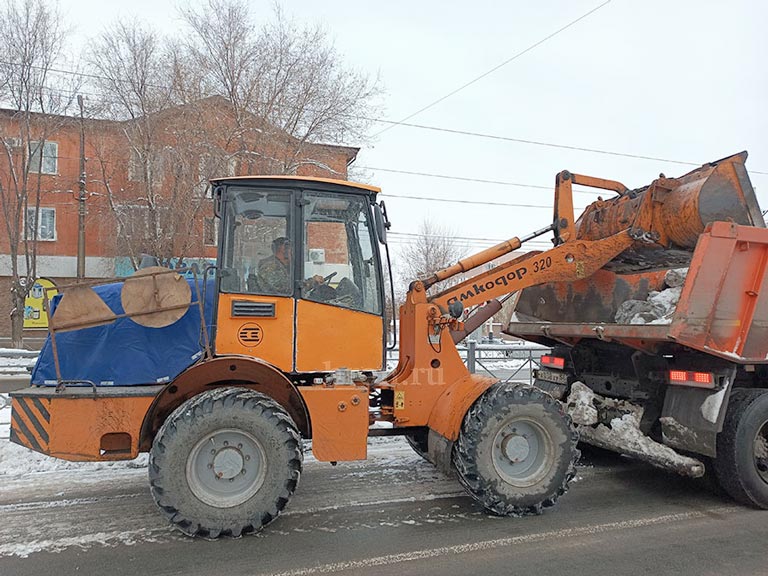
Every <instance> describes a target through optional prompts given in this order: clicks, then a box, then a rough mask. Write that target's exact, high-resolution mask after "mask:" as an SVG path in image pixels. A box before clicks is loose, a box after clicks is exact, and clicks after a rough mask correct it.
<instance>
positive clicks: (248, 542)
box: [0, 439, 768, 576]
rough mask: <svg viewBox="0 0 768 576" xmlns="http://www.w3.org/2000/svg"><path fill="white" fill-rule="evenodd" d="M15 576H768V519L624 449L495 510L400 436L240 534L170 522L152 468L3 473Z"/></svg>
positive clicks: (313, 474)
mask: <svg viewBox="0 0 768 576" xmlns="http://www.w3.org/2000/svg"><path fill="white" fill-rule="evenodd" d="M0 518H2V522H0V574H2V575H3V576H15V575H39V574H57V575H58V574H78V575H83V576H90V575H94V576H96V575H99V576H101V575H103V574H109V575H110V576H121V575H127V576H136V575H137V574H142V575H143V574H146V575H172V574H173V575H184V576H197V575H200V576H202V575H206V576H208V575H217V574H227V575H229V576H239V575H243V576H245V575H247V576H258V575H262V574H280V575H284V576H288V575H290V576H300V575H306V576H309V575H314V574H344V575H357V574H360V575H362V574H365V575H366V576H376V575H383V574H398V575H401V574H427V575H433V574H434V575H435V576H437V575H440V576H446V575H452V574H457V575H462V576H466V575H467V574H472V575H494V574H498V575H505V576H507V575H511V574H525V575H531V574H563V575H565V574H567V575H569V576H572V575H579V574H589V575H603V574H604V575H610V576H615V575H617V574H653V575H654V576H655V575H657V574H696V575H697V576H701V575H709V574H712V575H714V574H729V575H731V574H732V575H738V574H750V575H753V574H768V553H767V552H766V548H765V543H766V542H768V512H762V511H755V510H750V509H747V508H743V507H740V506H738V505H736V504H734V503H733V502H731V501H728V500H726V499H724V498H723V497H721V496H718V495H716V494H714V493H713V492H712V491H711V490H708V489H707V487H706V486H705V485H704V484H703V483H701V482H694V481H690V480H686V479H683V478H679V477H677V476H672V475H669V474H665V473H663V472H659V471H657V470H654V469H652V468H650V467H648V466H646V465H643V464H639V463H635V462H631V461H629V460H627V459H624V458H621V457H614V456H608V457H605V456H602V457H594V456H593V457H592V458H591V459H588V460H586V461H585V463H584V464H583V465H582V466H580V468H579V474H578V476H577V478H576V481H575V482H574V483H573V484H572V488H571V491H570V492H569V493H568V494H567V495H566V496H565V497H564V498H563V499H562V500H561V501H560V503H559V505H558V506H557V507H556V508H555V509H553V510H549V511H547V512H546V513H544V514H543V515H541V516H536V517H528V518H497V517H492V516H488V515H486V514H485V513H484V512H483V511H482V510H480V509H479V508H478V507H477V506H476V505H474V504H473V503H472V501H471V500H470V499H469V498H468V497H466V496H465V495H464V494H463V492H462V490H461V489H460V487H459V486H458V484H457V483H456V482H455V481H454V480H453V479H451V478H447V477H445V476H443V475H441V474H440V473H438V472H437V471H435V470H434V469H433V468H432V466H431V465H429V464H427V463H425V462H423V461H422V460H421V459H420V458H419V457H417V456H415V455H414V454H413V453H412V452H411V451H410V449H409V448H408V446H407V445H405V443H404V442H402V440H400V439H395V440H392V439H387V440H383V441H382V439H377V441H376V442H375V444H374V445H373V446H372V447H371V450H370V458H369V460H368V461H365V462H358V463H347V464H340V465H339V466H337V467H331V466H330V465H328V464H322V463H318V462H316V461H314V460H313V459H312V458H311V456H307V458H306V460H305V469H304V474H303V475H302V479H301V485H300V487H299V490H298V491H297V493H296V495H295V497H294V499H293V500H292V501H291V503H290V504H289V506H288V509H287V511H286V513H285V514H283V515H282V516H281V517H280V518H279V519H278V520H277V521H276V522H274V523H273V524H271V525H270V526H269V527H268V528H267V529H266V530H265V531H264V532H262V533H261V534H259V535H255V536H248V537H244V538H241V539H237V540H232V539H224V540H219V541H216V542H208V541H204V540H193V539H190V538H187V537H185V536H183V535H181V534H179V533H177V532H175V531H174V530H173V529H171V528H169V527H168V526H167V525H166V524H165V522H164V521H163V520H162V518H161V517H160V515H159V514H158V513H157V511H156V510H155V506H154V504H153V502H152V499H151V497H150V495H149V492H148V489H147V482H146V469H145V468H137V469H131V468H125V467H124V465H123V466H121V467H116V468H109V467H107V468H105V469H103V470H97V471H93V470H91V471H78V470H63V471H61V470H60V471H57V472H50V473H42V474H34V475H25V476H21V477H20V476H15V477H9V476H7V475H6V476H3V475H2V464H1V463H0Z"/></svg>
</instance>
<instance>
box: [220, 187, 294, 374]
mask: <svg viewBox="0 0 768 576" xmlns="http://www.w3.org/2000/svg"><path fill="white" fill-rule="evenodd" d="M295 193H296V192H292V191H288V190H274V189H269V188H259V187H239V186H237V187H231V188H230V193H229V194H228V197H227V198H226V199H225V202H224V206H223V209H222V212H223V225H222V231H223V232H222V236H223V238H221V243H222V245H221V249H220V253H219V254H220V256H219V259H220V266H219V272H218V273H219V278H218V282H219V301H218V307H217V310H218V312H217V320H216V353H217V354H245V355H248V356H254V357H257V358H260V359H262V360H264V361H266V362H269V363H270V364H273V365H274V366H277V367H278V368H280V369H281V370H283V371H284V372H292V371H293V370H294V358H293V350H294V311H295V302H296V301H295V299H294V288H295V266H294V264H293V262H292V258H291V256H292V248H291V246H290V239H291V238H292V237H293V235H294V226H293V220H294V218H293V214H294V204H295V202H294V194H295ZM286 254H287V256H286ZM278 256H279V257H280V258H283V259H285V258H287V262H286V263H285V264H283V263H282V262H281V260H280V259H279V258H278Z"/></svg>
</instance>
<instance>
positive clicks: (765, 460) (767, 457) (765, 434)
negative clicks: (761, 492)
mask: <svg viewBox="0 0 768 576" xmlns="http://www.w3.org/2000/svg"><path fill="white" fill-rule="evenodd" d="M754 459H755V468H756V469H757V473H758V475H759V476H760V478H761V479H762V481H763V482H765V483H766V484H768V420H766V421H765V422H763V425H762V426H760V428H759V429H758V431H757V434H755V442H754Z"/></svg>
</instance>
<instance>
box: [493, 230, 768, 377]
mask: <svg viewBox="0 0 768 576" xmlns="http://www.w3.org/2000/svg"><path fill="white" fill-rule="evenodd" d="M767 273H768V229H765V228H757V227H751V226H739V225H736V224H733V223H730V222H714V223H713V224H711V225H710V226H708V227H707V229H706V231H705V232H704V233H703V234H701V235H700V237H699V241H698V243H697V245H696V249H695V251H694V253H693V256H692V258H691V263H690V267H689V271H688V276H687V278H686V281H685V284H684V285H683V289H682V293H681V295H680V301H679V302H678V305H677V309H676V310H675V314H674V316H673V317H672V322H671V323H670V324H640V325H625V324H616V323H612V322H611V321H610V320H611V319H612V318H611V311H612V313H613V314H615V311H616V308H617V307H618V305H619V304H620V303H621V301H619V300H620V299H619V296H620V295H619V291H617V290H615V289H614V290H613V291H610V290H602V292H603V293H604V294H607V296H603V298H602V301H601V307H599V309H600V314H599V315H596V314H595V313H594V310H595V307H594V306H592V307H590V306H588V304H589V303H590V302H592V301H594V300H595V298H596V295H598V297H599V292H601V290H600V287H596V286H595V284H594V282H593V283H590V282H588V281H585V282H581V283H579V284H578V285H577V284H572V285H570V286H567V287H563V286H555V285H552V286H544V287H538V288H537V290H536V291H530V292H529V291H528V290H526V291H523V295H522V296H521V304H523V306H526V304H527V308H525V313H526V315H527V316H528V317H531V316H533V317H534V318H533V319H536V320H541V321H540V322H528V321H526V322H511V323H510V324H509V326H508V327H507V329H506V330H505V333H507V334H510V335H512V336H517V337H520V338H525V339H529V340H533V341H537V342H543V343H550V344H551V343H552V342H553V341H554V342H562V343H566V344H570V345H574V344H576V343H578V342H579V341H580V340H583V339H585V338H590V339H599V340H609V341H613V342H618V343H621V344H625V345H627V346H630V347H632V348H636V349H639V350H644V351H647V352H650V353H658V352H660V349H661V348H662V347H663V345H664V344H665V343H669V344H675V345H681V346H685V347H688V348H691V349H694V350H698V351H700V352H704V353H706V354H711V355H714V356H718V357H720V358H724V359H727V360H729V361H732V362H735V363H739V364H768V289H767V290H765V291H763V290H762V288H763V286H764V285H765V284H766V283H767V282H768V278H767V277H766V274H767ZM651 274H656V273H651ZM617 277H618V276H617ZM621 282H623V281H620V280H616V282H615V284H616V285H617V286H618V285H619V284H620V283H621ZM624 284H626V283H625V282H624ZM635 284H638V283H637V282H635V283H634V284H633V285H635ZM646 284H647V283H646ZM526 292H528V294H526ZM630 297H632V296H630ZM635 297H636V296H635ZM624 299H627V298H626V297H625V298H624ZM558 310H561V311H564V313H563V314H562V316H564V317H567V318H568V321H566V322H558V321H556V320H557V317H556V315H557V311H558ZM580 314H583V315H585V316H587V317H585V318H583V320H582V321H580V322H579V321H573V319H574V318H578V316H579V315H580ZM590 315H591V317H590ZM553 320H554V321H553Z"/></svg>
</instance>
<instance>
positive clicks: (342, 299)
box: [295, 190, 384, 372]
mask: <svg viewBox="0 0 768 576" xmlns="http://www.w3.org/2000/svg"><path fill="white" fill-rule="evenodd" d="M370 203H371V201H370V199H369V197H368V196H366V195H363V194H350V193H331V192H314V191H306V190H305V191H304V193H303V198H302V201H301V202H300V204H301V218H300V227H301V231H300V235H299V237H300V238H301V244H302V247H303V253H302V254H301V255H300V256H301V261H300V262H299V264H300V270H301V278H303V279H304V280H303V281H302V282H301V284H300V286H299V290H298V291H299V299H298V300H297V303H296V328H295V329H296V350H295V356H296V371H297V372H328V371H332V370H336V369H338V368H348V369H350V370H380V369H382V368H383V363H384V360H383V358H384V319H383V308H384V306H383V296H382V286H381V284H382V282H381V269H380V262H379V255H378V245H377V244H376V242H375V235H374V229H373V220H372V218H371V209H370ZM298 257H299V254H297V258H298ZM320 278H322V279H323V282H322V283H319V282H318V280H319V279H320Z"/></svg>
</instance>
